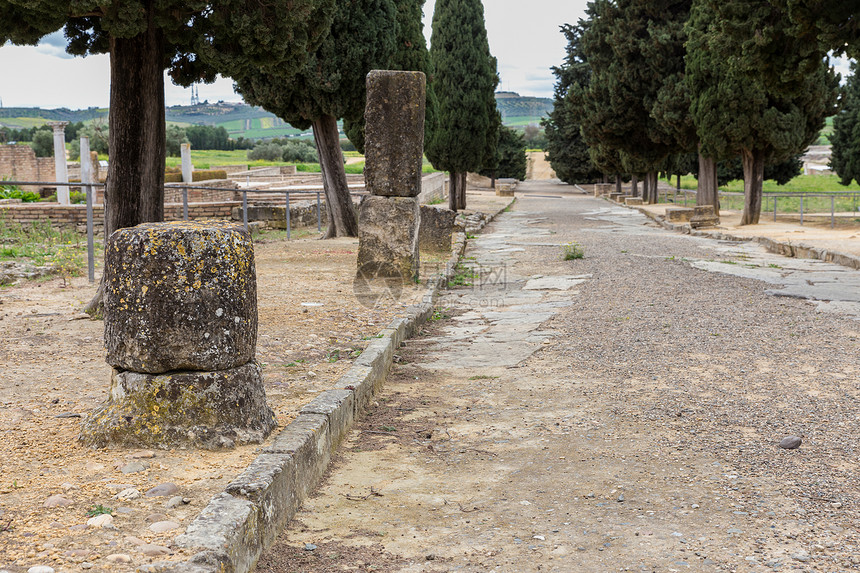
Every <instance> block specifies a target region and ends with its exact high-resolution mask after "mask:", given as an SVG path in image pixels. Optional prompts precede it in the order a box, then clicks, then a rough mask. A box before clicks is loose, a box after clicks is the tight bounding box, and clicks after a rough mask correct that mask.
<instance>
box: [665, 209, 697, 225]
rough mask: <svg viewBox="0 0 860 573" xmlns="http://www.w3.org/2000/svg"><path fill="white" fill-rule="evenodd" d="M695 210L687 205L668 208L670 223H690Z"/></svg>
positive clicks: (667, 215)
mask: <svg viewBox="0 0 860 573" xmlns="http://www.w3.org/2000/svg"><path fill="white" fill-rule="evenodd" d="M694 213H695V211H693V209H687V208H686V207H684V208H681V207H671V208H669V209H666V220H667V221H669V222H670V223H689V222H690V219H692V218H693V214H694Z"/></svg>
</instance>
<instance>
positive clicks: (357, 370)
mask: <svg viewBox="0 0 860 573" xmlns="http://www.w3.org/2000/svg"><path fill="white" fill-rule="evenodd" d="M376 375H377V373H376V372H375V371H374V369H373V367H372V366H365V365H358V364H354V365H353V366H352V368H350V369H349V371H347V373H346V374H344V375H343V376H341V377H340V378H339V379H338V381H337V382H336V383H335V387H336V388H341V389H344V390H351V391H352V392H353V393H355V414H356V415H358V414H359V413H360V412H361V411H362V410H363V409H364V407H365V406H367V404H369V403H370V399H371V398H372V397H373V386H374V383H373V380H374V376H376Z"/></svg>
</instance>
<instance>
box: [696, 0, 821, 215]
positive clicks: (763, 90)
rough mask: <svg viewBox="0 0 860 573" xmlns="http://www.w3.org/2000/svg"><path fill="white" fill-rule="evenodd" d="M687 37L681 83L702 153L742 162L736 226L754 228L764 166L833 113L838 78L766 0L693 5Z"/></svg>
mask: <svg viewBox="0 0 860 573" xmlns="http://www.w3.org/2000/svg"><path fill="white" fill-rule="evenodd" d="M688 35H689V41H688V55H687V76H686V80H687V85H688V88H689V90H690V94H691V107H690V110H691V114H692V116H693V120H694V122H695V124H696V130H697V132H698V135H699V139H700V141H701V144H702V149H703V153H705V155H708V156H711V157H716V158H719V159H733V158H735V157H737V156H738V155H740V156H741V159H742V161H743V166H744V194H745V204H744V213H743V217H742V220H741V224H745V225H746V224H755V223H758V220H759V216H760V214H761V200H762V182H763V178H764V168H765V165H766V164H767V163H774V164H775V163H779V162H781V161H783V160H785V159H788V158H790V157H792V156H793V155H796V154H798V153H800V152H802V151H803V150H804V149H805V148H806V147H807V146H809V145H810V144H811V143H812V142H813V141H815V139H816V138H817V137H818V133H819V132H820V130H821V128H822V127H823V126H824V120H825V118H826V117H828V116H829V115H832V114H833V112H834V109H835V104H836V95H837V84H838V78H837V76H836V75H835V73H834V72H833V70H832V69H831V68H830V67H829V65H828V63H827V61H826V54H825V53H824V52H823V51H822V50H821V49H820V48H819V47H818V46H817V43H816V42H810V41H807V40H804V39H802V38H797V37H795V36H793V35H792V26H791V23H790V22H789V21H788V19H787V14H786V13H785V12H784V11H782V10H780V9H779V8H777V7H774V6H773V5H772V4H771V3H770V2H768V1H767V0H743V1H742V0H732V1H725V2H720V3H717V2H714V1H713V0H695V2H694V5H693V11H692V14H691V18H690V22H689V25H688ZM750 38H753V39H754V41H750V40H749V39H750Z"/></svg>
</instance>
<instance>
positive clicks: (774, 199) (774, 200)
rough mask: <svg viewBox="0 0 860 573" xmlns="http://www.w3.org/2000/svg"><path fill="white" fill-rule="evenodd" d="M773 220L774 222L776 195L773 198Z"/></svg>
mask: <svg viewBox="0 0 860 573" xmlns="http://www.w3.org/2000/svg"><path fill="white" fill-rule="evenodd" d="M773 222H774V223H776V197H774V198H773Z"/></svg>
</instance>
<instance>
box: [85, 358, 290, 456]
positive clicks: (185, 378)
mask: <svg viewBox="0 0 860 573" xmlns="http://www.w3.org/2000/svg"><path fill="white" fill-rule="evenodd" d="M276 425H277V424H276V421H275V415H274V413H273V412H272V410H271V408H269V406H268V404H267V403H266V395H265V390H264V388H263V378H262V374H261V372H260V368H259V367H258V366H257V364H256V363H253V362H251V363H249V364H245V365H243V366H239V367H238V368H232V369H229V370H221V371H217V372H171V373H168V374H160V375H154V374H140V373H137V372H128V371H119V370H116V369H114V372H113V376H112V380H111V391H110V398H109V400H108V402H107V403H106V404H104V405H103V406H101V407H99V408H97V409H96V410H94V411H93V412H92V413H91V414H90V415H89V416H88V417H87V418H86V419H85V420H84V423H83V429H82V432H81V440H82V441H83V442H84V443H85V444H87V445H90V446H95V447H104V446H107V445H119V446H127V447H159V448H169V447H174V446H192V447H202V448H206V449H219V448H228V447H233V446H235V445H238V444H243V443H259V442H262V441H263V440H264V439H265V438H266V437H267V436H268V435H269V433H271V431H272V430H273V429H274V428H275V426H276Z"/></svg>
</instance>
